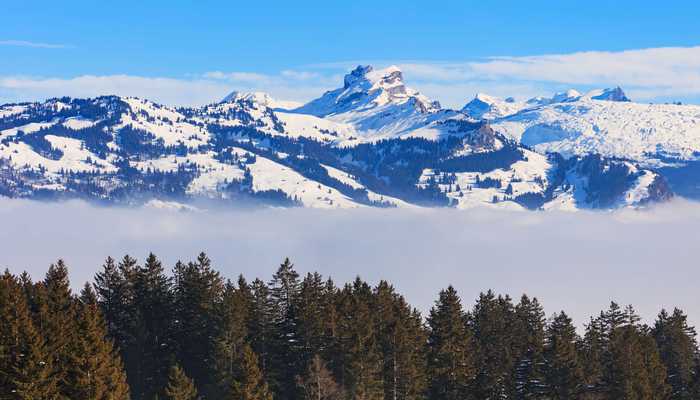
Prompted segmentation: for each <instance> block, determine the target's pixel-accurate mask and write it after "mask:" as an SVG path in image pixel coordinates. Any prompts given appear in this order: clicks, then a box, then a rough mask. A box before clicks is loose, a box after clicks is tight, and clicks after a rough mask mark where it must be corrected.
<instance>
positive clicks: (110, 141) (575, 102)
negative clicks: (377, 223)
mask: <svg viewBox="0 0 700 400" xmlns="http://www.w3.org/2000/svg"><path fill="white" fill-rule="evenodd" d="M699 156H700V106H692V105H679V104H641V103H635V102H633V101H631V100H630V99H629V98H628V97H627V95H626V94H625V93H624V91H623V90H622V89H621V88H619V87H617V88H612V89H604V90H596V91H592V92H589V93H585V94H582V93H579V92H577V91H575V90H569V91H567V92H564V93H559V94H556V95H554V96H552V97H551V98H544V97H538V98H533V99H529V100H524V101H517V100H515V99H513V98H507V99H500V98H496V97H492V96H488V95H485V94H478V95H477V96H476V97H475V98H474V99H472V100H471V101H469V102H467V104H466V105H465V106H464V107H463V108H462V109H459V110H456V109H449V108H445V107H442V106H441V105H440V103H438V102H437V101H433V100H431V99H429V98H428V97H426V96H424V95H422V94H421V93H419V92H418V91H416V90H414V89H412V88H410V87H408V86H406V84H405V82H404V77H403V74H402V72H401V71H400V69H399V68H397V67H389V68H386V69H381V70H377V69H374V68H372V67H371V66H358V67H357V68H355V69H354V70H352V71H351V72H349V73H348V74H347V75H346V76H345V78H344V80H343V82H342V83H341V86H339V87H338V88H337V89H334V90H331V91H328V92H326V93H323V94H322V95H321V96H320V97H318V98H317V99H315V100H312V101H310V102H309V103H307V104H296V103H293V102H285V101H279V100H276V99H273V98H272V97H270V96H269V95H267V94H265V93H239V92H234V93H231V94H230V95H229V96H227V97H226V98H224V99H223V100H222V101H220V102H217V103H212V104H209V105H206V106H201V107H169V106H166V105H162V104H158V103H155V102H152V101H149V100H146V99H139V98H133V97H118V96H103V97H98V98H90V99H75V98H67V97H66V98H54V99H50V100H47V101H44V102H34V103H17V104H5V105H2V106H0V196H6V197H12V198H30V199H40V200H62V199H73V198H78V199H84V200H88V201H91V202H97V203H104V204H116V205H128V206H141V205H149V206H156V207H176V208H188V207H191V206H192V205H193V204H202V203H213V204H223V205H235V206H242V205H245V206H258V205H265V206H305V207H319V208H348V207H366V206H369V207H455V208H472V207H477V206H486V207H495V208H508V209H541V210H551V209H565V210H577V209H614V208H620V207H640V206H644V205H646V204H649V203H651V202H659V201H666V200H668V199H670V198H671V197H672V196H674V195H678V196H683V197H688V198H698V197H700V174H699V173H698V172H700V164H699V163H698V159H699Z"/></svg>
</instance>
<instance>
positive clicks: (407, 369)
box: [374, 281, 427, 400]
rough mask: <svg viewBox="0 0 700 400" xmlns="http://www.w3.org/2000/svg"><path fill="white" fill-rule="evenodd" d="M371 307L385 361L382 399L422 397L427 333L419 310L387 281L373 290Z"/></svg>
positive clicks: (424, 387)
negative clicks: (409, 303) (410, 304)
mask: <svg viewBox="0 0 700 400" xmlns="http://www.w3.org/2000/svg"><path fill="white" fill-rule="evenodd" d="M374 309H375V310H374V315H375V318H376V321H377V338H378V341H379V347H380V349H381V352H382V359H383V364H384V366H383V380H384V398H385V399H391V400H397V399H400V400H404V399H420V398H423V397H424V396H425V394H426V393H425V392H426V388H427V377H426V374H425V368H426V346H425V343H426V341H427V333H426V331H425V329H424V327H423V323H422V318H421V316H420V313H418V311H416V310H414V309H411V307H410V306H409V305H408V304H407V303H406V301H405V300H404V298H403V297H402V296H399V295H398V294H397V293H396V292H395V291H394V288H393V287H391V285H389V284H388V283H387V282H386V281H381V282H380V283H379V285H378V286H377V288H376V289H375V306H374Z"/></svg>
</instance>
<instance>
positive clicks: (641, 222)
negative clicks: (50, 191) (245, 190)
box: [0, 200, 700, 325]
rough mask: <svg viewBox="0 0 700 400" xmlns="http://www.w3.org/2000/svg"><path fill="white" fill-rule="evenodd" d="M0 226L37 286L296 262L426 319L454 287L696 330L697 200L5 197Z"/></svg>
mask: <svg viewBox="0 0 700 400" xmlns="http://www.w3.org/2000/svg"><path fill="white" fill-rule="evenodd" d="M0 221H2V226H3V229H2V230H0V267H3V268H4V267H8V268H10V270H11V271H12V272H16V273H18V272H20V271H22V270H28V271H30V272H31V273H32V274H33V275H34V276H35V277H41V276H43V273H44V272H45V270H46V268H47V267H48V265H49V264H50V263H51V262H53V261H55V260H56V259H58V258H59V257H60V258H63V259H65V260H66V262H67V263H68V264H69V266H70V267H71V273H72V280H73V284H74V286H75V287H79V286H80V285H81V283H82V282H84V281H86V280H90V279H91V278H92V276H93V275H94V273H95V272H96V271H97V270H98V269H99V267H100V265H101V264H102V261H103V260H104V258H105V257H106V256H108V255H111V256H113V257H121V256H123V255H124V254H126V253H128V254H130V255H132V256H135V257H137V258H139V259H140V260H143V258H144V257H145V256H146V255H147V254H148V252H151V251H152V252H154V253H155V254H156V255H158V256H159V257H160V258H161V259H162V260H163V261H164V262H165V263H166V264H167V265H169V266H172V265H173V264H174V263H175V262H176V261H177V260H178V259H181V260H191V259H193V258H195V257H196V255H197V253H198V252H200V251H206V252H207V253H208V254H209V255H210V257H211V258H212V259H213V261H214V264H215V266H216V268H217V269H219V270H221V271H222V273H223V274H224V275H225V276H226V277H230V278H235V277H236V276H237V275H238V274H240V273H243V274H244V275H245V276H247V277H248V278H251V279H252V278H254V277H261V278H264V279H266V280H267V279H269V277H270V276H271V274H272V273H273V271H274V270H275V269H276V266H277V265H278V264H279V263H280V262H281V261H282V259H283V258H284V257H285V256H289V257H290V258H291V259H292V260H293V261H294V262H295V264H296V265H297V267H298V269H299V270H300V271H301V272H307V271H313V270H318V271H320V272H322V273H323V274H324V275H331V276H333V277H334V279H335V281H336V282H340V283H342V282H346V281H348V280H351V279H353V278H354V277H355V276H356V275H361V276H362V277H363V278H365V279H367V280H369V281H371V282H373V283H376V282H377V281H378V280H379V279H387V280H389V281H391V282H392V283H394V284H395V286H396V287H397V289H398V290H399V291H400V292H402V293H404V294H405V295H406V297H407V299H408V300H409V301H410V302H411V303H412V304H414V305H416V306H417V307H419V308H420V309H422V310H424V311H425V310H427V309H429V308H430V306H431V305H432V303H433V301H434V300H435V298H436V297H437V293H438V291H439V290H440V289H441V288H444V287H446V286H447V285H449V284H452V285H454V286H455V287H456V288H457V289H458V290H459V292H460V294H461V295H462V298H463V299H464V301H465V303H467V304H469V305H471V304H472V303H473V301H474V299H475V298H476V297H477V296H478V294H479V292H480V291H484V290H487V289H489V288H492V289H494V290H496V291H497V292H500V293H508V294H511V295H512V296H513V297H516V298H517V297H518V296H519V295H520V294H521V293H523V292H526V293H528V294H529V295H532V296H537V297H538V298H540V300H541V301H542V302H543V303H544V305H545V309H546V311H547V313H548V314H551V313H553V312H555V311H558V310H560V309H564V310H566V311H567V312H569V313H570V314H571V315H572V316H573V317H574V318H575V320H576V322H577V323H578V324H579V325H581V324H583V323H584V322H585V321H586V320H587V319H588V317H589V316H591V315H593V314H596V313H597V312H598V311H600V310H601V309H603V308H606V307H607V305H608V303H609V302H610V301H611V300H616V301H618V302H619V303H621V304H629V303H631V304H634V305H635V306H636V307H637V309H638V310H639V312H640V313H641V314H642V315H643V316H644V317H645V318H646V319H647V320H650V319H652V318H653V317H654V316H655V315H656V313H657V312H658V311H659V309H660V308H661V307H666V308H672V307H674V306H679V307H681V308H683V309H684V310H685V311H686V312H688V313H689V314H690V319H691V321H692V322H694V323H696V324H697V323H700V298H699V297H698V296H697V291H698V282H700V268H697V263H698V261H697V251H696V248H697V228H698V226H700V205H698V204H694V203H685V202H674V203H672V204H669V205H665V206H661V207H658V208H655V209H653V210H646V211H622V212H615V213H587V212H582V213H522V212H519V213H511V212H503V211H499V212H496V211H488V210H472V211H457V210H420V211H401V210H347V211H320V210H309V209H291V210H258V211H245V212H244V211H230V210H229V211H210V212H203V213H178V212H170V211H161V210H128V209H118V208H96V207H93V206H89V205H86V204H83V203H72V202H71V203H63V204H43V203H36V202H27V201H17V200H0Z"/></svg>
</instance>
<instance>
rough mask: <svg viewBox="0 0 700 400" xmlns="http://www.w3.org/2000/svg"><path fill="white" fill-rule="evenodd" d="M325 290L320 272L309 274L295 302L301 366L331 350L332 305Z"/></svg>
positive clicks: (299, 363)
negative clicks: (329, 325) (329, 330)
mask: <svg viewBox="0 0 700 400" xmlns="http://www.w3.org/2000/svg"><path fill="white" fill-rule="evenodd" d="M325 291H326V286H325V282H324V281H323V277H321V275H320V274H318V273H314V274H308V275H307V276H306V277H305V278H304V280H303V281H302V283H301V286H300V289H299V295H298V299H297V301H296V302H295V303H296V309H297V311H296V335H297V340H298V345H297V350H298V353H299V354H298V361H297V364H298V365H299V366H304V365H309V363H310V362H311V361H312V359H313V358H314V357H315V356H317V355H319V354H326V353H327V352H328V350H329V346H330V340H329V336H328V331H327V321H326V317H327V313H328V311H329V308H330V307H331V305H330V304H329V303H328V301H327V298H326V293H325ZM300 369H303V367H302V368H300Z"/></svg>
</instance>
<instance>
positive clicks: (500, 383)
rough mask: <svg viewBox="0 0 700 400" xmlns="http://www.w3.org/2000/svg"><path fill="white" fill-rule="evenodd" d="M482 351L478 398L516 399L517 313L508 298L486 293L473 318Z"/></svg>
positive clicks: (472, 315) (490, 292) (478, 362)
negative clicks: (515, 334)
mask: <svg viewBox="0 0 700 400" xmlns="http://www.w3.org/2000/svg"><path fill="white" fill-rule="evenodd" d="M470 325H471V328H472V330H473V332H474V337H475V339H476V343H477V348H478V349H479V352H478V357H477V365H479V366H480V368H479V370H478V373H477V375H476V381H475V390H474V394H475V395H476V397H477V398H479V399H499V398H512V397H514V396H515V379H514V373H513V371H514V368H515V362H516V358H517V353H516V351H517V348H516V346H515V343H514V335H513V331H512V329H511V328H512V327H513V326H514V325H515V310H514V307H513V303H512V301H511V299H510V297H508V296H505V297H503V296H498V297H496V295H495V294H494V293H493V292H492V291H488V292H487V293H485V294H484V293H482V294H481V295H480V296H479V299H478V300H477V303H476V305H475V306H474V310H473V311H472V314H471V318H470Z"/></svg>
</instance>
